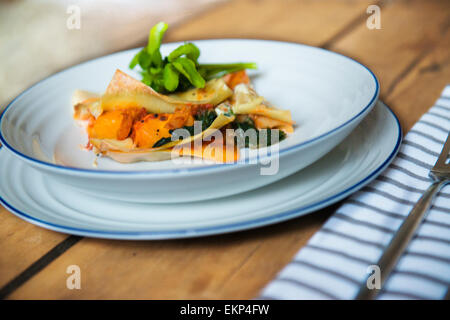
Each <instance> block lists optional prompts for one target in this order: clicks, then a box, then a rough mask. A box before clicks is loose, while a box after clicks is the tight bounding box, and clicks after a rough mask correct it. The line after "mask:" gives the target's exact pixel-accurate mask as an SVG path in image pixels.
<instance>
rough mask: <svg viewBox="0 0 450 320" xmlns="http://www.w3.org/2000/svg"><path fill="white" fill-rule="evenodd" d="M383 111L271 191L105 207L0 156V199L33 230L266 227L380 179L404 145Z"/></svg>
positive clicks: (132, 235) (120, 232) (120, 235)
mask: <svg viewBox="0 0 450 320" xmlns="http://www.w3.org/2000/svg"><path fill="white" fill-rule="evenodd" d="M401 137H402V134H401V129H400V125H399V122H398V120H397V118H396V117H395V115H394V114H393V113H392V111H390V110H389V109H388V108H387V107H386V106H385V105H384V104H382V103H381V102H378V104H377V107H376V108H375V109H374V110H373V111H372V112H371V113H370V114H369V115H368V116H367V117H366V119H364V121H363V122H362V123H361V124H360V126H359V127H358V128H357V129H356V130H355V131H354V132H353V133H352V134H351V135H350V136H349V137H348V138H347V139H346V140H345V141H344V142H343V143H341V144H340V145H339V146H337V147H336V148H335V149H334V150H332V151H331V152H330V153H329V154H328V155H327V156H326V157H324V158H322V159H321V160H319V161H317V162H316V163H314V164H313V165H311V166H309V167H308V168H305V169H304V170H302V171H300V172H298V173H295V174H293V175H291V176H289V177H287V178H285V179H282V180H280V181H278V182H275V183H273V184H270V185H268V186H265V187H262V188H259V189H256V190H253V191H249V192H246V193H243V194H240V195H235V196H230V197H226V198H220V199H216V200H208V201H199V202H190V203H184V204H132V203H126V202H120V201H104V200H100V199H96V198H95V197H92V196H90V195H84V194H80V193H77V192H75V191H73V190H70V189H67V188H65V187H62V186H61V185H60V184H59V183H58V182H56V181H55V180H54V179H51V178H50V177H47V176H45V175H43V174H42V173H41V172H39V171H37V170H34V169H33V168H31V167H29V166H26V165H25V164H24V163H23V162H21V161H17V160H16V158H15V157H13V156H12V155H11V153H9V152H7V150H5V148H2V149H1V150H0V160H1V161H0V176H1V177H2V183H1V185H0V200H1V202H2V203H3V204H4V205H5V206H6V207H7V208H8V209H9V210H10V211H11V212H13V213H14V214H16V215H17V216H19V217H20V218H22V219H24V220H27V221H29V222H31V223H33V224H36V225H39V226H42V227H44V228H48V229H51V230H56V231H60V232H64V233H70V234H77V235H83V236H90V237H100V238H117V239H169V238H184V237H196V236H204V235H211V234H219V233H226V232H232V231H237V230H244V229H250V228H254V227H258V226H263V225H268V224H272V223H276V222H280V221H284V220H287V219H291V218H294V217H298V216H301V215H303V214H306V213H308V212H311V211H314V210H318V209H320V208H322V207H325V206H327V205H330V204H332V203H334V202H336V201H338V200H340V199H342V198H344V197H346V196H348V195H349V194H350V193H352V192H354V191H356V190H358V189H359V188H361V187H362V186H364V185H365V184H367V183H369V182H370V181H371V180H372V179H374V178H375V177H376V176H377V175H378V174H379V173H380V172H381V171H382V170H383V169H384V168H385V167H386V166H388V164H389V163H390V162H391V161H392V159H393V158H394V156H395V154H396V153H397V151H398V148H399V146H400V142H401Z"/></svg>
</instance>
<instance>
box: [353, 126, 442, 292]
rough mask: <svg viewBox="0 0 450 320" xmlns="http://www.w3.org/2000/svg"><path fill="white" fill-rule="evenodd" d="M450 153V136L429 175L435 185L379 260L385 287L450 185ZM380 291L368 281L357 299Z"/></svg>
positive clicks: (412, 211) (410, 214)
mask: <svg viewBox="0 0 450 320" xmlns="http://www.w3.org/2000/svg"><path fill="white" fill-rule="evenodd" d="M449 152H450V134H449V135H448V137H447V140H446V141H445V144H444V147H443V148H442V151H441V154H440V155H439V158H438V159H437V161H436V164H435V165H434V167H433V168H432V169H431V171H430V173H429V175H430V177H431V178H432V179H433V183H432V184H431V185H430V186H429V187H428V189H427V190H426V191H425V193H424V194H423V195H422V197H421V198H420V199H419V201H418V202H417V203H416V205H415V206H414V208H413V209H412V210H411V212H410V213H409V215H408V217H407V218H406V219H405V221H404V222H403V223H402V225H401V226H400V228H399V229H398V231H397V233H396V234H395V235H394V237H393V238H392V240H391V242H390V243H389V244H388V246H387V247H386V249H385V251H384V253H383V255H382V256H381V258H380V259H379V260H378V262H377V263H376V265H378V267H379V268H380V280H381V281H380V282H381V286H383V284H384V282H385V280H386V279H387V278H388V277H389V274H390V273H391V271H392V270H393V269H394V267H395V265H396V264H397V261H398V259H399V258H400V256H401V255H402V254H403V252H404V251H405V249H406V247H407V246H408V243H409V242H410V241H411V239H412V237H413V236H414V233H415V231H416V229H417V228H418V227H419V225H420V224H421V223H422V221H423V219H424V218H425V217H426V214H427V212H428V210H429V208H430V207H431V204H432V202H433V199H434V197H435V195H436V194H437V193H438V192H439V190H440V189H441V188H442V187H443V186H444V185H446V184H447V183H450V164H448V163H447V158H448V156H449ZM379 292H380V290H379V289H369V288H368V287H367V279H366V281H365V282H364V284H363V285H362V286H361V288H360V290H359V292H358V294H357V295H356V299H358V300H368V299H374V298H375V297H376V296H377V295H378V294H379Z"/></svg>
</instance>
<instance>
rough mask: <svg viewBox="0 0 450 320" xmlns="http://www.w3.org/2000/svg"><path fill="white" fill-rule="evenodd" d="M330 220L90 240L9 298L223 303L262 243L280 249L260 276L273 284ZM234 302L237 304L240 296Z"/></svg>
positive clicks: (271, 254) (52, 264) (243, 292)
mask: <svg viewBox="0 0 450 320" xmlns="http://www.w3.org/2000/svg"><path fill="white" fill-rule="evenodd" d="M325 218H326V215H322V216H313V215H311V216H308V217H306V218H304V219H296V220H294V221H291V222H286V223H283V224H280V225H276V226H272V227H267V228H262V229H258V230H253V231H249V232H240V233H236V234H229V235H222V236H215V237H207V238H199V239H187V240H174V241H151V242H143V241H140V242H135V241H109V240H96V239H87V238H86V239H84V240H82V241H81V242H80V243H79V244H77V245H76V246H74V247H73V248H72V249H71V250H70V251H68V252H67V253H66V254H65V255H64V258H61V259H57V260H55V261H54V262H53V263H51V264H50V265H49V266H48V267H47V268H46V269H45V270H43V271H42V272H41V273H40V274H38V275H37V276H36V277H34V278H32V279H31V280H30V281H28V282H26V283H25V284H24V286H23V287H21V288H19V289H18V290H17V291H15V292H14V293H13V294H12V295H11V296H10V298H12V299H16V298H19V299H21V298H25V299H27V298H32V297H37V293H39V294H38V297H39V298H42V299H78V298H83V299H120V298H127V299H133V298H140V299H142V298H143V299H183V298H188V299H214V298H222V297H223V294H222V288H223V287H226V286H227V282H228V281H229V279H232V278H233V276H234V275H235V274H236V272H237V271H239V270H240V268H242V267H243V265H245V263H246V261H247V260H248V259H251V258H252V257H253V254H254V252H255V250H257V249H258V248H259V247H260V246H261V245H263V246H264V244H263V242H268V243H271V244H272V245H277V247H278V250H276V251H275V252H274V251H273V248H268V249H271V253H270V257H271V259H270V261H269V260H267V256H266V257H263V258H265V259H266V263H265V264H264V268H262V270H259V272H261V271H263V270H264V271H265V272H264V273H266V272H267V275H265V276H266V277H268V279H270V278H271V277H274V276H275V274H276V272H277V271H278V270H279V269H280V268H281V267H282V266H283V265H284V264H286V263H287V262H288V261H289V259H290V257H291V256H292V255H293V254H294V253H295V251H296V248H295V246H293V244H295V243H298V242H302V241H305V240H306V239H307V238H309V237H310V236H311V234H312V231H311V230H313V229H315V227H318V226H320V225H321V224H322V223H323V221H324V219H325ZM287 236H288V241H286V237H287ZM267 240H270V241H267ZM258 251H259V250H258ZM261 252H262V251H261ZM258 255H261V254H260V253H259V254H258ZM71 264H76V265H78V266H79V267H80V270H81V290H68V289H67V288H66V279H67V277H68V276H69V275H68V274H66V269H67V267H68V266H69V265H71ZM44 279H46V280H45V281H46V282H45V283H42V280H44ZM244 284H245V285H244ZM239 287H241V288H242V297H244V296H246V297H248V292H246V291H245V289H246V287H247V284H246V283H245V282H243V283H241V284H240V286H239ZM235 289H238V288H235ZM253 294H254V293H253ZM229 298H236V295H235V293H232V294H231V295H230V296H229Z"/></svg>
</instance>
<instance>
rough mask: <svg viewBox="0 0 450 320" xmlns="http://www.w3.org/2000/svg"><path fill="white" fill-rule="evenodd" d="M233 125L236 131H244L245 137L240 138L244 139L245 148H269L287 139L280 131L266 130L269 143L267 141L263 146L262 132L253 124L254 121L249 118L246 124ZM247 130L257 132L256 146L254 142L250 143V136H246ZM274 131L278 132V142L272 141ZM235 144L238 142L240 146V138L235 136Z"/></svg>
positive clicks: (234, 123)
mask: <svg viewBox="0 0 450 320" xmlns="http://www.w3.org/2000/svg"><path fill="white" fill-rule="evenodd" d="M232 125H233V129H234V130H238V129H242V131H243V136H242V137H240V138H241V139H244V141H243V142H244V147H245V148H256V147H268V146H271V145H272V144H273V143H277V142H280V141H282V140H284V139H285V138H286V133H284V132H283V131H281V130H279V129H264V130H266V132H267V133H266V140H267V141H266V143H265V145H261V144H262V140H263V137H262V131H261V130H258V129H256V127H255V124H254V123H253V121H252V120H251V119H250V118H248V119H247V120H246V121H244V122H233V124H232ZM247 130H255V133H256V141H257V144H256V145H254V144H253V141H250V135H246V132H247ZM272 130H277V131H278V141H272ZM235 142H236V144H239V138H238V137H237V136H235Z"/></svg>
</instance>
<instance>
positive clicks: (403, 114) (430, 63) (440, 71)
mask: <svg viewBox="0 0 450 320" xmlns="http://www.w3.org/2000/svg"><path fill="white" fill-rule="evenodd" d="M449 29H450V28H449ZM449 29H447V31H446V33H445V34H444V35H443V36H442V41H441V43H440V44H439V45H438V46H437V47H436V48H435V49H434V50H433V51H431V52H430V53H429V54H428V55H427V56H425V57H424V58H423V59H422V60H421V61H419V62H418V64H417V65H416V66H415V67H414V69H413V70H411V72H410V73H408V74H407V75H406V76H405V77H404V78H403V79H402V81H400V82H399V84H398V85H397V86H396V87H395V89H394V90H393V91H392V93H391V94H390V95H389V96H388V97H387V99H386V103H387V104H388V105H389V106H391V107H392V108H393V109H394V111H395V113H396V114H397V115H398V117H399V118H400V119H401V122H402V126H403V131H404V132H407V131H408V130H409V129H411V127H412V126H413V125H414V123H416V122H417V121H418V120H419V118H420V117H421V115H422V114H424V113H425V112H426V111H427V110H428V109H429V108H430V107H431V106H432V105H433V104H434V103H435V101H436V99H437V98H439V96H440V94H441V92H442V90H443V89H444V87H445V85H447V84H449V83H450V30H449Z"/></svg>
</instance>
